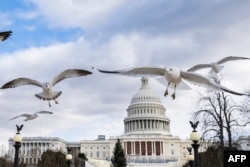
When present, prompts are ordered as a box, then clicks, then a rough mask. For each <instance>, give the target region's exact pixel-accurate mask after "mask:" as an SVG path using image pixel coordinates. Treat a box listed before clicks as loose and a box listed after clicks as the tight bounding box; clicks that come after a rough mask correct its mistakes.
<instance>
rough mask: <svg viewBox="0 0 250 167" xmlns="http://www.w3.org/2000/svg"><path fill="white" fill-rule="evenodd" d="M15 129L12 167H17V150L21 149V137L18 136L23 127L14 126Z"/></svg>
mask: <svg viewBox="0 0 250 167" xmlns="http://www.w3.org/2000/svg"><path fill="white" fill-rule="evenodd" d="M16 127H17V133H16V135H15V136H14V138H13V140H14V142H15V144H14V147H15V158H14V167H18V163H19V162H18V161H19V149H20V147H21V142H22V136H21V134H20V131H21V130H22V128H23V125H21V126H18V125H16Z"/></svg>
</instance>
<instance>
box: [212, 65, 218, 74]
mask: <svg viewBox="0 0 250 167" xmlns="http://www.w3.org/2000/svg"><path fill="white" fill-rule="evenodd" d="M211 68H212V70H213V71H214V72H216V73H218V72H219V67H218V64H217V63H216V62H213V63H211Z"/></svg>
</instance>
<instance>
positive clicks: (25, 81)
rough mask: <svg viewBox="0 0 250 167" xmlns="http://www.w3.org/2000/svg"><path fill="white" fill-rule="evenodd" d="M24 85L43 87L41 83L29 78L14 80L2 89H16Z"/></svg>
mask: <svg viewBox="0 0 250 167" xmlns="http://www.w3.org/2000/svg"><path fill="white" fill-rule="evenodd" d="M23 85H34V86H39V87H42V83H40V82H38V81H36V80H33V79H29V78H17V79H14V80H12V81H9V82H7V83H5V84H4V85H3V86H2V87H1V89H7V88H15V87H18V86H23Z"/></svg>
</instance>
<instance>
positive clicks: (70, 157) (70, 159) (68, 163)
mask: <svg viewBox="0 0 250 167" xmlns="http://www.w3.org/2000/svg"><path fill="white" fill-rule="evenodd" d="M67 152H68V153H67V155H66V161H67V165H68V167H70V165H71V163H72V155H71V154H70V148H67Z"/></svg>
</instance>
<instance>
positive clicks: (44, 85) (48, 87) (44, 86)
mask: <svg viewBox="0 0 250 167" xmlns="http://www.w3.org/2000/svg"><path fill="white" fill-rule="evenodd" d="M43 88H44V89H47V90H48V89H51V88H52V85H51V84H50V83H48V82H46V83H44V84H43Z"/></svg>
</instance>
